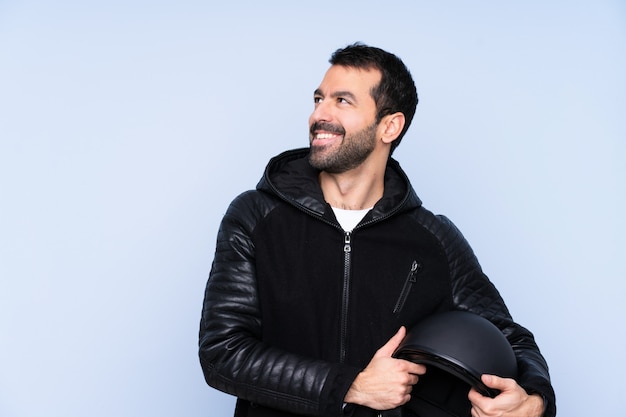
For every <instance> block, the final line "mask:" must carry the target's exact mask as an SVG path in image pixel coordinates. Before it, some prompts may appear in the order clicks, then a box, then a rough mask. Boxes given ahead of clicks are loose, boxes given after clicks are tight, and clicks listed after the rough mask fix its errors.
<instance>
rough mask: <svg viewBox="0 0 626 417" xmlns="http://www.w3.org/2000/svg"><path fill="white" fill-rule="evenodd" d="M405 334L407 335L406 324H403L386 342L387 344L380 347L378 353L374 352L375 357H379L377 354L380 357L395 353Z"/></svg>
mask: <svg viewBox="0 0 626 417" xmlns="http://www.w3.org/2000/svg"><path fill="white" fill-rule="evenodd" d="M404 336H406V328H405V327H404V326H402V327H400V329H399V330H398V331H397V332H396V334H394V335H393V336H392V337H391V339H389V340H388V341H387V343H385V345H384V346H383V347H381V348H380V349H378V351H377V352H376V354H374V357H377V356H379V357H380V356H385V357H390V356H391V355H393V352H395V351H396V349H397V348H398V346H399V345H400V342H402V339H404Z"/></svg>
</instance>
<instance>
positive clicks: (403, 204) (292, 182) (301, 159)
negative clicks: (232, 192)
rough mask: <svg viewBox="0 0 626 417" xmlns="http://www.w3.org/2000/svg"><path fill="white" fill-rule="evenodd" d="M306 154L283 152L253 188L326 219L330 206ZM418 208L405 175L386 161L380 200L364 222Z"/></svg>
mask: <svg viewBox="0 0 626 417" xmlns="http://www.w3.org/2000/svg"><path fill="white" fill-rule="evenodd" d="M308 154H309V149H308V148H301V149H294V150H290V151H286V152H283V153H281V154H280V155H278V156H275V157H274V158H272V159H271V160H270V161H269V163H268V164H267V167H266V168H265V173H264V175H263V177H262V178H261V180H260V181H259V183H258V184H257V189H258V190H260V191H265V192H269V193H272V194H275V195H277V196H278V197H279V198H281V199H283V200H284V201H286V202H288V203H289V204H292V205H294V206H297V207H299V208H300V209H301V210H304V211H306V212H309V213H310V214H312V215H314V216H319V217H322V216H324V215H325V214H326V215H328V211H329V209H330V206H329V205H328V203H326V201H325V200H324V195H323V193H322V189H321V187H320V185H319V181H318V174H319V171H318V170H316V169H315V168H313V167H312V166H311V165H310V164H309V161H308ZM421 205H422V202H421V200H420V199H419V197H418V196H417V194H415V191H414V190H413V187H412V186H411V184H410V182H409V179H408V177H407V176H406V174H405V172H404V171H403V170H402V168H400V165H399V164H398V162H397V161H396V160H394V159H392V158H390V159H389V161H388V163H387V170H386V171H385V190H384V194H383V197H382V198H381V199H380V200H379V201H378V202H377V203H376V205H375V206H374V208H373V210H372V211H371V212H370V213H369V214H368V217H367V218H366V219H368V218H369V220H372V221H376V220H380V219H382V218H385V217H389V216H391V215H393V214H395V213H397V212H401V211H404V210H409V209H412V208H416V207H419V206H421Z"/></svg>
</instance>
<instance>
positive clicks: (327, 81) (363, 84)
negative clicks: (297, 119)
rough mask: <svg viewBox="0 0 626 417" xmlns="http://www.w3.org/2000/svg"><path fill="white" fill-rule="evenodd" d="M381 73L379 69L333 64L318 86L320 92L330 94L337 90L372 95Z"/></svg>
mask: <svg viewBox="0 0 626 417" xmlns="http://www.w3.org/2000/svg"><path fill="white" fill-rule="evenodd" d="M380 79H381V73H380V71H379V70H378V69H361V68H353V67H345V66H342V65H333V66H331V67H330V68H329V69H328V71H326V74H325V75H324V78H323V79H322V83H321V84H320V86H319V88H318V90H317V91H318V92H320V93H322V94H324V95H329V94H332V93H333V92H335V91H349V92H351V93H352V94H354V95H370V92H371V91H372V89H373V88H374V87H376V86H377V85H378V83H380Z"/></svg>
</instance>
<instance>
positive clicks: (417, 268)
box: [393, 261, 422, 314]
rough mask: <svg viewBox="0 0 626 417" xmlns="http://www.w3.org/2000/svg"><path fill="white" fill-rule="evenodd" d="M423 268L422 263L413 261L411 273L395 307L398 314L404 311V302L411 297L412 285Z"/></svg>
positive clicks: (394, 310) (394, 311) (394, 312)
mask: <svg viewBox="0 0 626 417" xmlns="http://www.w3.org/2000/svg"><path fill="white" fill-rule="evenodd" d="M421 270H422V264H421V263H419V262H417V261H413V264H411V270H410V271H409V275H408V276H407V277H406V281H404V286H403V287H402V292H401V293H400V297H398V301H397V302H396V305H395V307H394V308H393V314H398V313H400V311H402V308H403V307H404V303H406V300H407V298H409V293H410V292H411V287H413V284H415V283H416V282H417V274H418V273H419V272H420V271H421Z"/></svg>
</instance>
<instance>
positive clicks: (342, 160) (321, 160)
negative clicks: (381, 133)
mask: <svg viewBox="0 0 626 417" xmlns="http://www.w3.org/2000/svg"><path fill="white" fill-rule="evenodd" d="M377 127H378V124H377V123H376V122H374V123H372V124H371V125H369V126H367V127H365V128H363V129H361V130H359V131H358V132H356V133H353V134H351V135H345V130H344V129H343V128H342V127H340V126H334V125H331V124H329V123H317V122H316V123H314V124H313V125H312V126H311V135H313V133H312V132H313V131H315V130H318V129H320V130H325V131H327V132H332V133H338V134H342V135H343V139H342V140H341V142H340V143H339V145H338V146H337V145H336V144H331V145H324V146H313V145H311V150H310V152H309V163H310V164H311V166H312V167H313V168H315V169H319V170H320V171H326V172H328V173H330V174H341V173H343V172H346V171H349V170H351V169H354V168H356V167H358V166H359V165H361V164H362V163H363V161H365V160H366V159H367V157H368V156H370V155H371V153H372V152H373V151H374V148H375V147H376V128H377ZM333 146H337V147H336V149H332V147H333Z"/></svg>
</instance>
